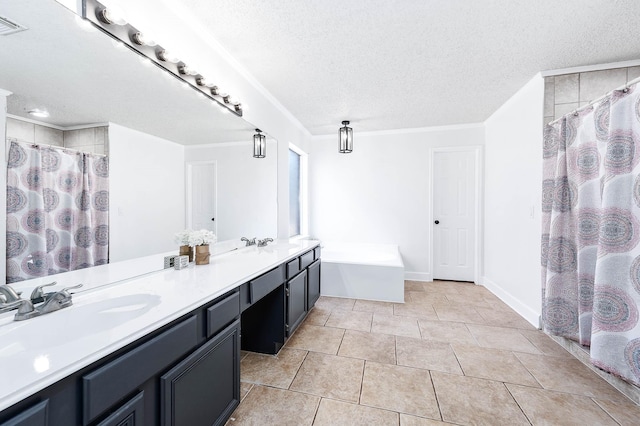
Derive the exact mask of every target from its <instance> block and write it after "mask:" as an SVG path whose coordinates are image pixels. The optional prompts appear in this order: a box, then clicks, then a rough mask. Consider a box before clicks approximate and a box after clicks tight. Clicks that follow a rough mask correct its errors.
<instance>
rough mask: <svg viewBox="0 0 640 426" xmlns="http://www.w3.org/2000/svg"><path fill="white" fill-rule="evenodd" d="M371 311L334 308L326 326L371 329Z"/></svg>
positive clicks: (361, 329)
mask: <svg viewBox="0 0 640 426" xmlns="http://www.w3.org/2000/svg"><path fill="white" fill-rule="evenodd" d="M372 318H373V314H372V313H371V312H355V311H343V310H341V309H334V310H333V311H331V315H330V316H329V319H328V320H327V322H326V323H325V327H335V328H345V329H348V330H359V331H367V332H368V331H371V320H372Z"/></svg>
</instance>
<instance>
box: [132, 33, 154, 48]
mask: <svg viewBox="0 0 640 426" xmlns="http://www.w3.org/2000/svg"><path fill="white" fill-rule="evenodd" d="M131 41H133V42H134V43H135V44H137V45H139V46H156V45H157V44H158V43H156V42H155V40H153V39H152V38H151V37H148V36H146V35H145V34H144V33H141V32H140V31H138V32H137V33H135V34H133V35H132V36H131Z"/></svg>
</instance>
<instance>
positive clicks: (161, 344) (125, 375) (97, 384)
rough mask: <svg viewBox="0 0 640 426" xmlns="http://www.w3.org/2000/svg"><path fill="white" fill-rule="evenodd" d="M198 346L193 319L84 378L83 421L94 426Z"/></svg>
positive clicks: (196, 325)
mask: <svg viewBox="0 0 640 426" xmlns="http://www.w3.org/2000/svg"><path fill="white" fill-rule="evenodd" d="M197 344H198V321H197V317H195V316H192V317H190V318H188V319H186V320H184V321H182V322H181V323H180V324H178V325H175V326H173V327H172V328H170V329H169V330H167V331H165V332H164V333H162V334H160V335H158V336H156V337H154V338H153V339H151V340H149V341H148V342H146V343H143V344H142V345H140V346H138V347H137V348H134V349H132V350H131V351H129V352H128V353H126V354H124V355H122V356H121V357H120V358H118V359H116V360H115V361H112V362H110V363H108V364H106V365H104V366H102V367H100V368H99V369H97V370H95V371H94V372H92V373H89V374H87V375H85V376H83V377H82V396H83V398H82V403H83V410H82V419H83V422H84V424H85V425H86V424H88V423H90V422H91V421H92V420H94V419H95V418H96V417H97V416H99V415H100V414H102V413H103V412H104V411H105V410H106V409H108V408H110V407H112V406H113V405H114V404H115V403H116V402H118V401H120V400H121V399H122V397H123V396H125V395H127V394H129V393H130V392H131V391H133V390H134V389H136V387H137V386H140V385H141V384H142V383H144V382H145V381H147V380H148V379H150V378H151V377H153V376H154V375H155V374H157V373H158V372H160V371H162V370H164V369H166V368H167V367H168V366H170V365H171V364H173V363H174V362H175V361H176V360H177V359H179V358H181V357H182V356H184V354H186V353H187V352H189V350H190V349H192V348H193V347H195V346H196V345H197Z"/></svg>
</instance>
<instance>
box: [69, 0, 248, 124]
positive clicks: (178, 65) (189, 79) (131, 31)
mask: <svg viewBox="0 0 640 426" xmlns="http://www.w3.org/2000/svg"><path fill="white" fill-rule="evenodd" d="M82 17H83V18H84V19H86V20H88V21H90V22H91V23H92V24H93V25H94V26H95V27H97V28H98V29H100V30H102V31H103V32H104V33H106V34H107V35H109V36H111V37H113V38H115V39H116V40H118V41H121V42H122V43H123V44H124V45H125V46H127V47H128V48H130V49H131V50H133V51H134V52H136V53H138V54H139V55H142V56H144V57H146V58H147V59H149V60H150V61H151V62H153V63H154V64H156V65H157V66H159V67H160V68H162V69H164V70H165V71H168V72H169V73H171V74H172V75H173V76H174V77H175V78H177V79H179V80H181V81H184V82H185V83H187V84H188V85H189V86H190V87H191V88H193V89H194V90H197V91H198V92H199V93H201V94H203V95H204V96H205V97H207V98H209V99H211V100H213V101H215V102H216V103H217V104H218V105H220V106H222V107H224V108H225V110H228V111H231V112H232V113H234V114H235V115H237V116H239V117H242V103H240V102H239V101H237V100H235V99H233V98H231V96H230V95H229V94H228V93H226V92H224V91H222V90H221V89H220V88H219V87H218V86H215V85H214V84H212V83H209V82H208V81H207V80H206V78H205V77H204V76H202V75H200V74H199V73H198V72H197V71H196V70H194V69H192V68H190V67H189V66H188V65H187V64H186V63H184V62H182V61H180V60H179V59H178V58H177V57H175V56H174V55H173V54H172V53H171V52H169V51H168V50H166V49H164V48H163V47H162V46H160V45H159V44H157V43H156V42H155V41H152V40H149V39H146V38H145V36H144V34H143V33H142V32H140V30H138V29H137V28H135V27H134V26H133V25H131V24H129V23H127V22H126V21H125V20H123V19H121V18H120V17H118V18H117V19H115V18H114V16H113V15H111V14H110V12H109V10H108V8H107V7H106V6H105V5H103V4H102V3H100V2H99V1H97V0H82Z"/></svg>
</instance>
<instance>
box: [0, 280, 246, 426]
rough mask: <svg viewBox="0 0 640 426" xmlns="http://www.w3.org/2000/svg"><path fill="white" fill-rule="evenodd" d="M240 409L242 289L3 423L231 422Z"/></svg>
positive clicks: (46, 393) (10, 413)
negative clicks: (237, 409)
mask: <svg viewBox="0 0 640 426" xmlns="http://www.w3.org/2000/svg"><path fill="white" fill-rule="evenodd" d="M239 403H240V297H239V292H238V289H236V290H234V291H232V292H229V293H227V294H225V295H223V296H221V297H219V298H217V299H216V300H214V301H213V302H211V303H208V304H206V305H205V306H203V307H201V308H198V309H196V310H195V311H193V312H191V313H189V314H188V315H185V316H183V317H182V318H179V319H177V320H176V321H174V322H172V323H171V324H168V325H166V326H164V327H162V328H161V329H159V330H157V331H155V332H153V333H151V334H149V335H148V336H146V337H145V338H143V339H140V340H138V341H136V342H134V343H132V344H130V345H128V346H126V347H124V348H122V349H120V350H118V351H116V352H115V353H114V354H111V355H110V356H108V357H106V358H104V359H103V360H101V361H98V362H96V363H94V364H92V365H90V366H88V367H86V368H84V369H82V370H80V371H78V372H76V373H74V374H72V375H71V376H69V377H67V378H65V379H63V380H61V381H60V382H57V383H55V384H54V385H51V386H49V387H48V388H46V389H44V390H42V391H40V392H38V393H36V394H35V395H32V396H30V397H29V398H27V399H25V400H23V401H21V402H19V403H18V404H15V405H14V406H12V407H10V408H8V409H6V410H4V411H3V412H2V413H0V425H2V426H5V425H15V426H47V425H48V426H59V425H65V426H66V425H83V426H87V425H91V426H94V425H96V426H142V425H190V426H191V425H193V426H198V425H203V426H204V425H206V426H210V425H214V424H215V425H218V424H224V423H225V422H226V421H227V419H228V418H229V416H230V415H231V413H232V412H233V410H234V409H235V408H236V407H237V406H238V404H239Z"/></svg>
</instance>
